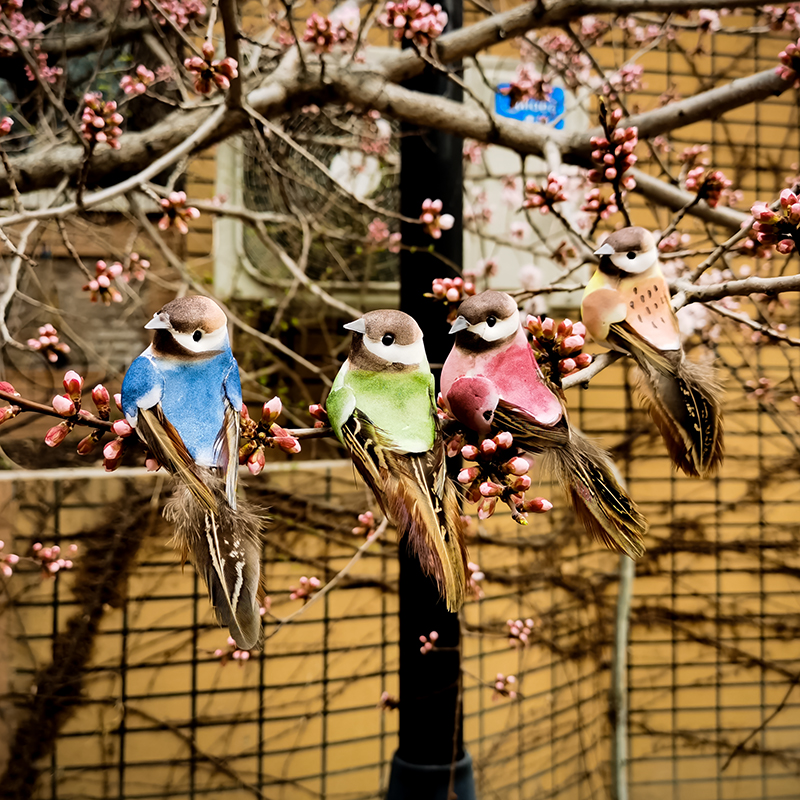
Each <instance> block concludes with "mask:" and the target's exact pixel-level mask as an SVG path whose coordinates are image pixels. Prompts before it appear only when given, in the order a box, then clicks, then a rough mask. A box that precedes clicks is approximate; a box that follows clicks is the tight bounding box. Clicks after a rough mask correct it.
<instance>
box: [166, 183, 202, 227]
mask: <svg viewBox="0 0 800 800" xmlns="http://www.w3.org/2000/svg"><path fill="white" fill-rule="evenodd" d="M161 208H162V209H163V210H164V216H163V217H161V219H160V220H159V221H158V227H159V230H162V231H165V230H167V229H168V228H170V227H172V226H173V225H174V226H175V227H176V228H177V229H178V232H179V233H181V234H183V235H184V236H185V235H186V234H187V233H189V225H188V224H187V223H188V221H189V220H192V219H197V218H198V217H199V216H200V212H199V211H198V210H197V209H196V208H194V207H193V206H187V205H186V192H171V193H170V195H169V196H168V197H162V198H161Z"/></svg>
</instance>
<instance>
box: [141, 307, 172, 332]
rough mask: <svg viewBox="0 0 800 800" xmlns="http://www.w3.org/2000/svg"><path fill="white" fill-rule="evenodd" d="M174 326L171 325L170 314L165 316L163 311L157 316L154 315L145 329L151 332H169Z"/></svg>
mask: <svg viewBox="0 0 800 800" xmlns="http://www.w3.org/2000/svg"><path fill="white" fill-rule="evenodd" d="M171 327H172V326H171V325H170V323H169V314H165V313H164V312H163V311H159V312H158V313H157V314H153V319H151V320H150V322H148V323H147V325H145V328H147V329H149V330H151V331H152V330H169V329H170V328H171Z"/></svg>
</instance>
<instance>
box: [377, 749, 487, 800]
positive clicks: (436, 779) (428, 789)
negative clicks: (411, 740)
mask: <svg viewBox="0 0 800 800" xmlns="http://www.w3.org/2000/svg"><path fill="white" fill-rule="evenodd" d="M450 770H451V765H450V764H409V763H408V762H407V761H403V759H402V758H400V756H398V755H397V753H395V754H394V758H393V759H392V772H391V775H390V777H389V791H388V792H387V793H386V800H448V797H447V788H448V786H449V785H450ZM453 791H454V793H455V796H456V797H457V798H458V800H476V797H477V796H476V794H475V778H474V777H473V775H472V758H471V757H470V755H469V753H464V758H462V759H461V760H460V761H456V763H455V780H454V782H453Z"/></svg>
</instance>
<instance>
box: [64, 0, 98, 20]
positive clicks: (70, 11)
mask: <svg viewBox="0 0 800 800" xmlns="http://www.w3.org/2000/svg"><path fill="white" fill-rule="evenodd" d="M58 13H59V15H60V16H61V18H62V19H70V20H76V21H77V20H82V19H89V18H90V17H91V16H92V9H91V8H90V7H89V6H88V5H87V3H86V0H69V2H66V3H62V4H61V5H60V6H59V7H58Z"/></svg>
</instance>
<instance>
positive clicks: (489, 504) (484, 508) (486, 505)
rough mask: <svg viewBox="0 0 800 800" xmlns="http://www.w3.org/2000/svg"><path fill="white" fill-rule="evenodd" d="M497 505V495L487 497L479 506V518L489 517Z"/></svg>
mask: <svg viewBox="0 0 800 800" xmlns="http://www.w3.org/2000/svg"><path fill="white" fill-rule="evenodd" d="M496 507H497V498H496V497H485V498H483V499H482V500H481V502H480V505H479V506H478V519H489V517H491V516H492V514H494V510H495V508H496Z"/></svg>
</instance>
